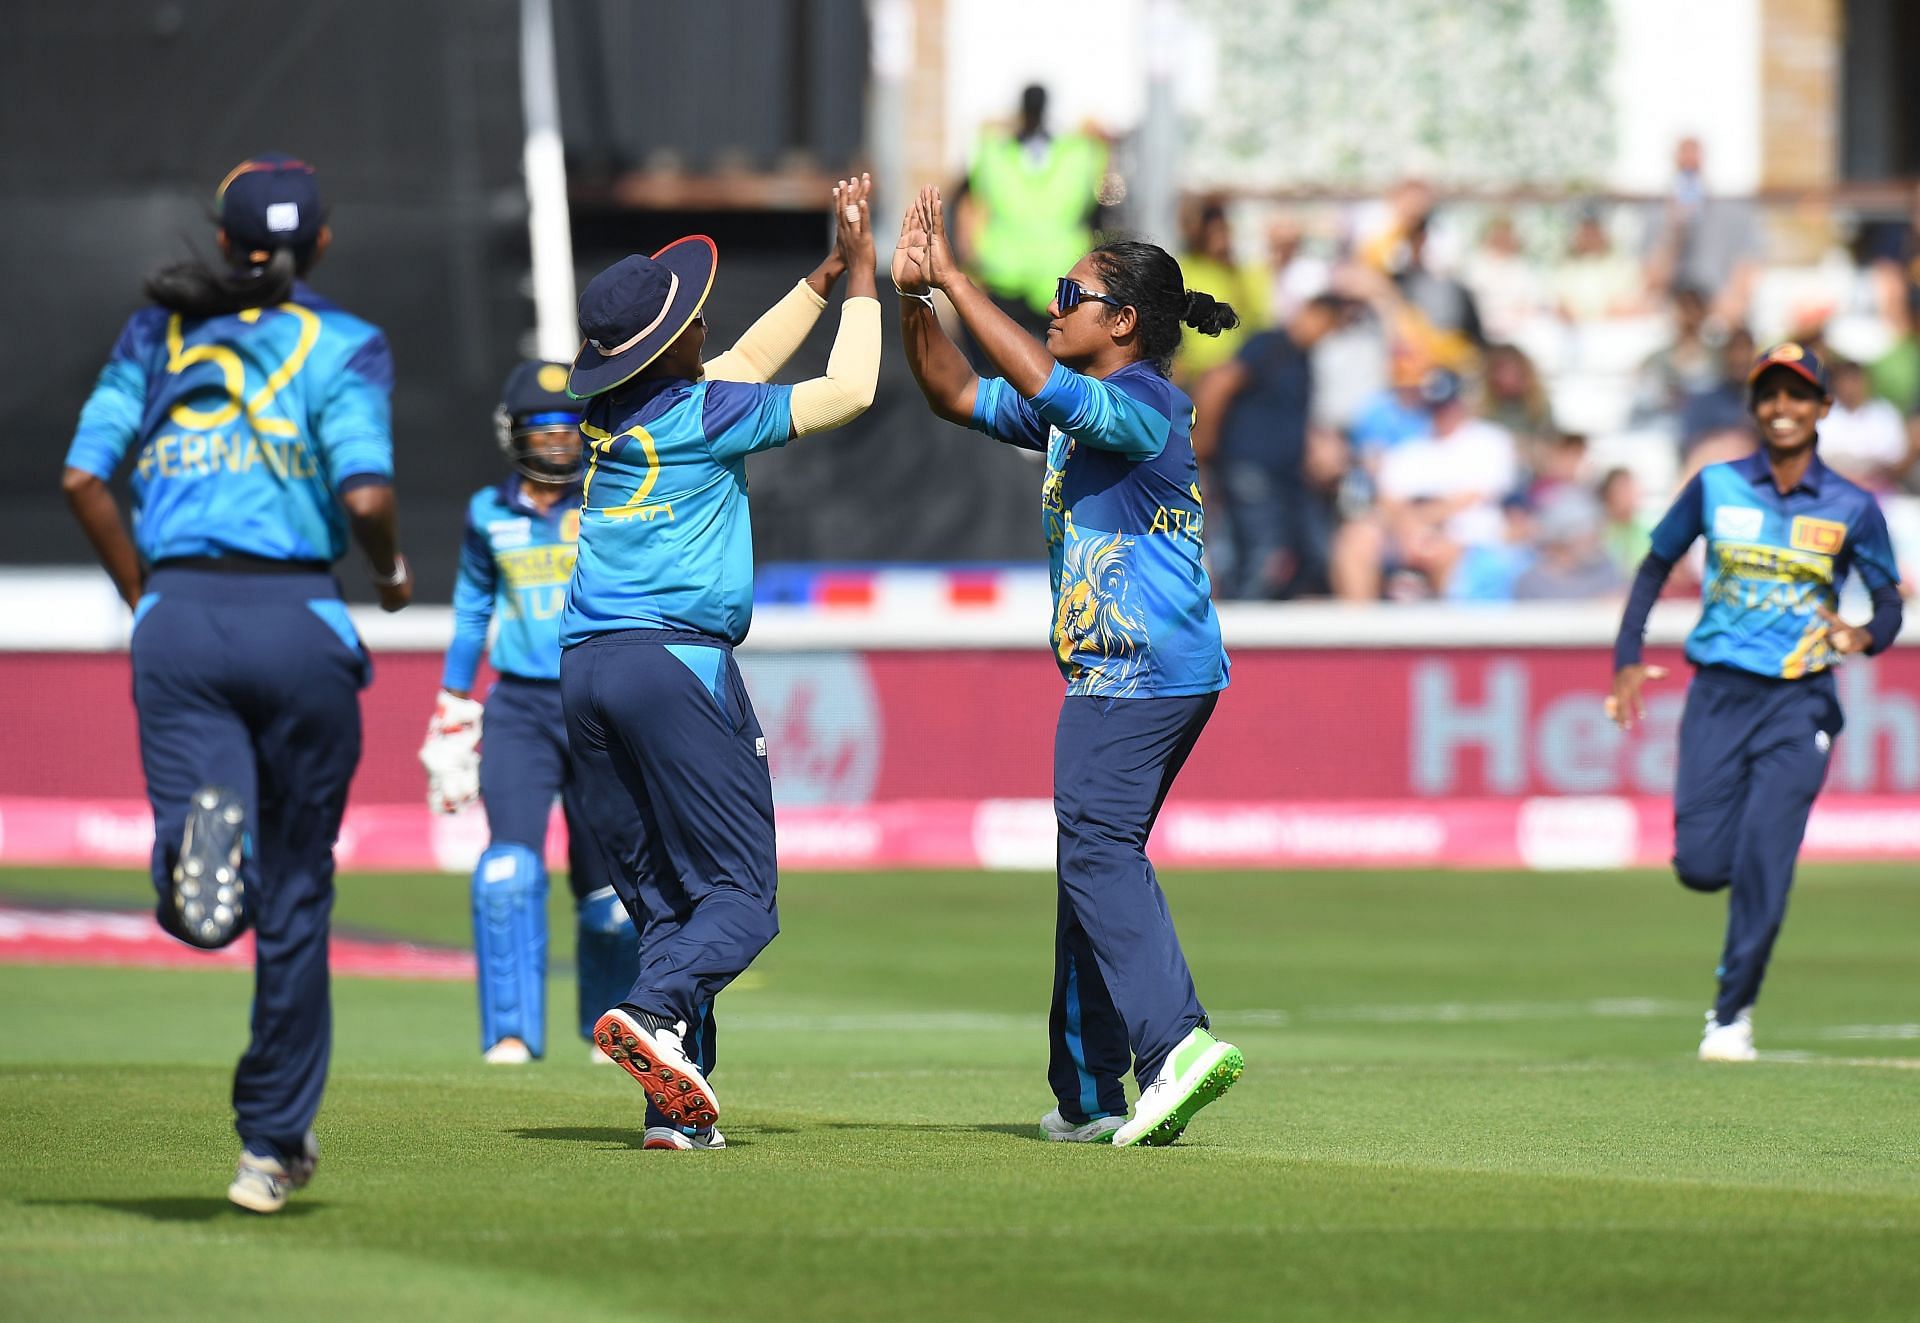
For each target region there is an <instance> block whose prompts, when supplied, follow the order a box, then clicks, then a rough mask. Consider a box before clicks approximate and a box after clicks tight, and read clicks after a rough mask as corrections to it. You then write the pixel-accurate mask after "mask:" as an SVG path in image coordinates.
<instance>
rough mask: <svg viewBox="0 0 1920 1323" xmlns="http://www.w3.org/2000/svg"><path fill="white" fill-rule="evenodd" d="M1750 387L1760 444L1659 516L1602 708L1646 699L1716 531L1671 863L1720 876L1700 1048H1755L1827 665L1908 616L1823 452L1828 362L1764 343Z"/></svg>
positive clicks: (1614, 711) (1640, 708)
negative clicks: (1865, 603) (1863, 609)
mask: <svg viewBox="0 0 1920 1323" xmlns="http://www.w3.org/2000/svg"><path fill="white" fill-rule="evenodd" d="M1747 382H1748V397H1747V403H1748V408H1749V410H1750V412H1751V413H1752V415H1753V420H1754V422H1755V423H1756V424H1757V425H1758V427H1759V431H1760V443H1761V445H1760V449H1759V450H1758V451H1757V452H1755V453H1754V454H1753V455H1751V456H1749V457H1748V458H1746V459H1740V460H1734V461H1733V462H1731V463H1725V464H1710V465H1708V466H1707V467H1706V468H1704V469H1702V470H1701V471H1700V472H1699V474H1697V475H1696V476H1695V477H1694V478H1693V479H1692V480H1691V481H1689V482H1688V483H1687V485H1686V487H1685V489H1683V490H1682V491H1681V493H1680V497H1679V499H1678V500H1676V501H1675V502H1674V504H1673V508H1672V509H1670V510H1669V511H1668V512H1667V515H1666V517H1665V518H1664V519H1662V520H1661V521H1660V524H1659V526H1658V527H1657V528H1655V529H1654V530H1653V547H1652V550H1650V551H1649V552H1648V553H1647V556H1646V559H1645V560H1644V561H1642V562H1641V565H1640V572H1639V575H1638V577H1637V578H1635V580H1634V584H1633V592H1632V595H1631V597H1630V598H1629V600H1628V602H1627V608H1626V614H1625V616H1624V618H1623V619H1622V620H1621V622H1620V635H1619V639H1618V641H1617V642H1616V643H1615V644H1614V678H1613V692H1612V694H1611V695H1610V696H1609V697H1608V699H1607V715H1608V716H1609V717H1611V718H1612V719H1613V720H1614V721H1615V722H1617V723H1618V724H1619V725H1620V726H1621V727H1622V728H1623V729H1624V728H1626V727H1628V726H1631V725H1632V724H1633V722H1634V721H1635V720H1636V719H1638V718H1640V717H1642V716H1644V715H1645V710H1644V705H1643V702H1642V699H1641V689H1642V686H1643V685H1644V684H1645V683H1646V682H1647V681H1648V680H1658V679H1662V678H1664V677H1665V675H1666V671H1665V669H1664V668H1662V667H1659V666H1648V665H1645V664H1644V663H1643V662H1642V661H1641V641H1642V639H1643V637H1644V636H1645V633H1646V625H1647V616H1648V614H1649V613H1650V612H1651V611H1652V609H1653V604H1654V601H1655V600H1656V599H1657V598H1658V597H1659V595H1660V589H1661V586H1662V585H1663V584H1665V583H1666V580H1667V576H1668V574H1670V573H1671V572H1672V570H1673V567H1674V565H1675V564H1676V563H1678V561H1679V560H1680V558H1681V557H1682V556H1683V555H1685V554H1686V552H1687V549H1688V548H1689V547H1691V546H1692V545H1693V542H1694V539H1695V538H1698V537H1702V536H1704V537H1705V538H1706V540H1707V563H1706V581H1705V583H1704V584H1703V585H1702V587H1701V596H1702V598H1703V599H1704V605H1703V607H1702V610H1701V614H1700V623H1699V624H1698V625H1697V626H1696V627H1695V628H1694V631H1693V633H1692V634H1691V635H1689V636H1688V638H1687V660H1688V661H1689V662H1691V663H1693V666H1694V678H1693V683H1692V684H1691V685H1690V686H1689V687H1688V689H1687V702H1686V708H1685V711H1684V713H1683V715H1682V717H1681V720H1680V756H1679V766H1678V768H1677V769H1676V772H1675V779H1674V798H1673V830H1674V847H1673V867H1674V872H1675V873H1676V874H1678V875H1679V878H1680V881H1681V882H1682V883H1683V884H1685V885H1686V886H1688V887H1690V888H1692V889H1693V890H1695V891H1705V892H1713V891H1723V890H1724V891H1727V892H1728V905H1727V935H1726V946H1725V950H1724V951H1723V952H1722V954H1721V957H1720V970H1719V980H1720V989H1719V995H1718V997H1717V998H1716V1000H1715V1002H1714V1007H1713V1009H1712V1010H1711V1011H1709V1012H1708V1013H1707V1027H1706V1031H1705V1033H1704V1034H1703V1035H1702V1037H1701V1040H1700V1057H1701V1059H1702V1060H1706V1061H1752V1060H1753V1059H1754V1057H1755V1051H1754V1046H1753V1004H1754V1001H1755V1000H1756V999H1757V998H1758V997H1759V995H1760V982H1761V979H1762V978H1763V977H1764V976H1765V974H1766V971H1767V961H1768V958H1769V957H1770V956H1771V955H1772V954H1773V946H1774V942H1775V940H1776V939H1777V938H1778V937H1779V934H1780V925H1781V922H1782V921H1783V920H1784V919H1785V917H1786V912H1787V893H1788V891H1789V890H1790V889H1791V888H1792V886H1793V869H1794V863H1795V861H1796V859H1797V858H1798V856H1799V852H1800V842H1801V839H1802V837H1803V836H1804V835H1805V833H1806V827H1807V817H1808V814H1809V813H1811V812H1812V809H1813V801H1814V798H1815V797H1816V796H1817V795H1818V794H1819V793H1820V788H1821V786H1822V785H1823V784H1824V783H1825V781H1826V778H1827V765H1828V761H1829V758H1830V756H1831V753H1832V749H1833V741H1834V740H1835V739H1836V738H1837V737H1838V736H1839V734H1840V729H1841V726H1842V724H1843V720H1842V717H1841V713H1840V703H1839V699H1838V697H1837V695H1836V694H1835V691H1834V683H1833V671H1832V668H1833V666H1834V665H1835V664H1836V663H1838V662H1839V661H1840V660H1841V659H1842V658H1843V657H1845V656H1847V655H1848V654H1851V653H1867V654H1869V655H1871V654H1874V653H1878V652H1883V651H1885V650H1886V649H1887V648H1888V647H1890V646H1891V645H1892V643H1893V640H1894V636H1895V635H1897V634H1898V633H1899V632H1900V621H1901V604H1900V571H1899V567H1898V566H1897V565H1896V564H1895V562H1894V555H1893V546H1892V543H1891V541H1890V540H1889V538H1888V536H1887V523H1886V520H1885V518H1884V517H1882V515H1881V513H1880V507H1879V506H1878V505H1877V504H1876V503H1875V502H1874V499H1873V496H1872V495H1871V494H1869V493H1868V492H1866V491H1864V490H1862V489H1861V488H1859V487H1857V486H1855V485H1854V484H1853V483H1851V482H1848V481H1847V480H1846V479H1845V478H1843V477H1841V476H1840V475H1839V474H1837V473H1835V472H1834V471H1833V470H1832V469H1829V468H1828V467H1827V466H1826V465H1825V464H1823V463H1821V462H1820V455H1819V451H1818V442H1819V436H1818V430H1819V424H1820V420H1821V419H1822V418H1824V417H1826V416H1827V410H1828V409H1829V408H1831V407H1832V403H1833V400H1832V396H1831V393H1830V391H1829V390H1828V386H1827V374H1826V369H1825V367H1824V366H1822V364H1821V362H1820V359H1819V357H1818V356H1817V355H1816V354H1815V353H1814V352H1813V351H1812V350H1811V349H1808V348H1807V347H1805V346H1803V345H1800V344H1796V343H1793V342H1791V341H1789V342H1787V343H1784V344H1777V345H1775V346H1773V348H1771V349H1769V350H1767V351H1766V352H1765V353H1764V354H1762V355H1760V357H1759V358H1758V359H1756V360H1755V362H1754V364H1753V369H1752V371H1751V372H1750V373H1749V374H1748V377H1747ZM1853 570H1858V571H1859V573H1860V577H1861V578H1862V580H1864V581H1865V583H1866V586H1867V589H1868V591H1869V592H1870V593H1871V595H1872V600H1873V618H1872V619H1871V620H1870V621H1869V622H1868V623H1867V624H1866V625H1865V626H1858V625H1849V624H1847V623H1846V622H1845V621H1844V620H1842V619H1841V618H1840V616H1839V614H1838V613H1837V611H1836V607H1837V605H1838V602H1839V593H1840V586H1841V584H1842V582H1843V581H1844V580H1845V579H1846V577H1847V574H1848V573H1849V572H1850V571H1853Z"/></svg>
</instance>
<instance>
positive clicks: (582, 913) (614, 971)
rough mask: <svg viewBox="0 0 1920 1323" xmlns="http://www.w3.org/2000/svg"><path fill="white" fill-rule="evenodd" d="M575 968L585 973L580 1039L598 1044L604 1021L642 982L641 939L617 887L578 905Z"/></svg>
mask: <svg viewBox="0 0 1920 1323" xmlns="http://www.w3.org/2000/svg"><path fill="white" fill-rule="evenodd" d="M576 913H577V916H578V919H579V931H578V935H577V939H576V945H575V946H574V956H573V962H574V965H575V966H576V967H577V968H578V970H579V972H580V1036H581V1037H582V1038H584V1039H586V1040H588V1041H589V1042H591V1041H592V1040H593V1026H594V1025H595V1024H596V1023H598V1021H599V1019H600V1017H601V1016H602V1015H605V1014H606V1013H607V1012H608V1011H609V1010H611V1009H612V1008H613V1007H615V1006H618V1005H619V1004H620V1003H621V1002H623V1001H625V1000H626V998H627V994H628V993H629V992H631V991H633V985H634V984H635V983H636V982H637V981H638V980H639V978H640V935H639V934H638V933H637V932H635V931H634V927H633V918H632V916H631V915H629V914H628V913H627V907H626V906H625V905H623V904H621V903H620V897H619V896H618V895H617V894H615V892H614V889H613V888H612V887H601V888H600V889H599V890H598V891H593V892H589V893H587V894H586V895H585V896H582V897H581V898H580V900H579V903H578V908H577V911H576Z"/></svg>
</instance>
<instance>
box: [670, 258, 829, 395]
mask: <svg viewBox="0 0 1920 1323" xmlns="http://www.w3.org/2000/svg"><path fill="white" fill-rule="evenodd" d="M826 306H827V301H826V300H825V299H823V298H821V297H820V296H819V295H818V294H815V293H814V292H813V287H812V286H811V285H809V284H807V282H806V281H804V280H802V281H800V282H799V283H798V284H796V285H795V286H794V287H793V288H792V289H790V290H788V291H787V294H786V297H785V298H783V299H781V300H780V301H779V302H778V303H776V304H774V305H773V306H772V307H771V308H768V309H767V310H766V311H765V312H763V313H761V314H760V320H759V321H757V322H755V323H754V324H753V325H751V326H749V327H748V328H747V332H746V334H745V335H743V336H741V337H740V338H739V339H738V340H736V341H735V342H734V345H733V348H731V349H729V350H727V352H726V353H724V354H722V355H720V356H719V357H718V358H715V359H711V360H709V361H708V362H706V363H704V364H702V365H701V366H702V368H703V370H704V371H705V373H706V377H707V380H708V381H772V380H773V374H774V373H776V372H778V371H779V370H780V369H781V368H782V367H784V366H786V362H787V360H788V359H789V358H792V357H793V351H794V350H796V349H798V348H799V347H800V342H801V341H802V340H805V339H806V338H807V332H809V331H811V330H812V329H813V325H814V323H815V322H817V321H819V320H820V314H821V312H822V311H823V310H824V309H825V308H826Z"/></svg>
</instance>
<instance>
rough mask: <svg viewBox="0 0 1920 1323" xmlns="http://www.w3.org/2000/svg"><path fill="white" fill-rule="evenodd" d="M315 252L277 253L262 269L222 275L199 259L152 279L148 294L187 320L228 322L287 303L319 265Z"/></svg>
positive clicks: (162, 270)
mask: <svg viewBox="0 0 1920 1323" xmlns="http://www.w3.org/2000/svg"><path fill="white" fill-rule="evenodd" d="M313 256H314V248H313V245H311V244H309V245H307V246H306V247H305V248H304V249H302V250H295V249H292V248H276V249H274V250H273V254H272V256H270V257H269V258H268V259H267V260H266V261H265V262H264V263H262V264H260V265H257V266H255V265H247V266H233V267H229V268H228V269H226V270H225V271H216V270H214V269H213V268H212V267H210V266H208V265H207V264H206V263H205V262H203V261H200V260H199V259H198V258H191V259H189V260H187V261H185V262H175V263H174V264H173V265H171V266H164V267H161V268H160V269H159V270H158V271H155V272H154V273H153V274H152V275H150V276H148V277H147V283H146V293H147V297H148V298H150V299H152V300H153V301H154V302H155V303H157V304H159V305H160V306H161V307H163V308H165V309H167V310H168V311H170V312H177V313H179V314H180V315H181V316H183V317H222V316H226V315H228V314H230V313H235V312H241V311H243V310H245V309H247V308H264V307H268V306H270V305H272V304H275V303H283V302H285V301H286V298H287V296H288V295H289V294H291V293H293V282H294V279H295V277H297V276H301V275H304V274H306V270H307V268H308V267H309V266H311V265H312V264H313Z"/></svg>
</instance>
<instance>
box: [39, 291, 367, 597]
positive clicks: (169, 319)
mask: <svg viewBox="0 0 1920 1323" xmlns="http://www.w3.org/2000/svg"><path fill="white" fill-rule="evenodd" d="M392 392H393V358H392V355H391V354H390V353H389V351H388V349H387V341H386V337H385V336H384V335H382V334H381V333H380V330H379V328H378V327H376V326H373V325H371V324H369V323H367V322H364V321H362V320H361V319H360V318H358V317H355V316H354V315H353V314H351V313H349V312H346V311H344V310H342V309H341V308H338V307H336V306H334V305H333V304H332V303H329V302H327V301H326V300H325V299H323V298H321V297H319V296H318V295H317V294H315V293H314V292H313V291H312V290H310V289H308V288H307V287H306V286H305V285H302V284H296V285H295V286H294V288H293V295H292V297H291V298H290V299H289V300H288V301H287V302H285V303H280V304H276V305H275V306H273V307H271V308H249V309H247V310H245V311H244V312H238V313H233V314H229V315H225V316H219V317H204V318H187V317H182V316H181V315H180V314H179V313H175V312H169V311H167V310H166V309H165V308H160V307H147V308H142V309H141V310H140V311H138V312H136V313H134V314H133V316H132V317H131V318H129V319H128V321H127V324H126V327H125V329H123V330H122V331H121V332H120V339H119V341H118V342H117V343H116V344H115V345H114V347H113V354H112V356H111V357H110V358H109V359H108V360H107V365H106V367H105V368H104V369H102V370H101V373H100V379H99V381H98V382H97V383H95V385H94V388H93V394H92V395H91V396H89V397H88V399H87V403H86V406H85V407H84V408H83V409H82V410H81V411H80V426H79V429H78V430H77V431H76V432H75V434H74V438H73V444H72V446H71V447H69V449H68V451H67V465H68V467H70V468H77V469H84V470H86V471H87V472H88V473H91V474H93V475H94V476H95V477H98V478H102V479H107V478H111V477H112V476H113V474H114V472H115V470H116V469H118V468H119V467H120V463H121V461H122V460H123V459H125V458H126V456H127V454H128V452H129V451H130V450H131V451H133V452H134V455H135V459H134V470H133V537H134V543H135V545H136V546H138V548H139V550H140V554H141V555H142V556H144V557H145V558H146V560H147V561H148V563H150V564H151V563H155V562H158V561H163V560H171V559H174V558H176V557H180V556H220V555H227V554H240V555H247V556H259V557H264V558H266V559H268V560H293V561H332V560H337V559H339V557H340V555H341V554H342V553H343V552H344V551H345V550H346V548H347V523H346V517H345V515H344V514H343V513H342V511H341V509H340V505H339V502H338V500H337V499H336V493H337V492H338V491H339V490H340V488H341V485H342V484H344V483H347V482H348V481H350V480H352V479H356V478H366V479H377V480H379V481H382V482H386V481H391V479H392V477H393V424H392V407H391V402H390V397H391V395H392Z"/></svg>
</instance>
